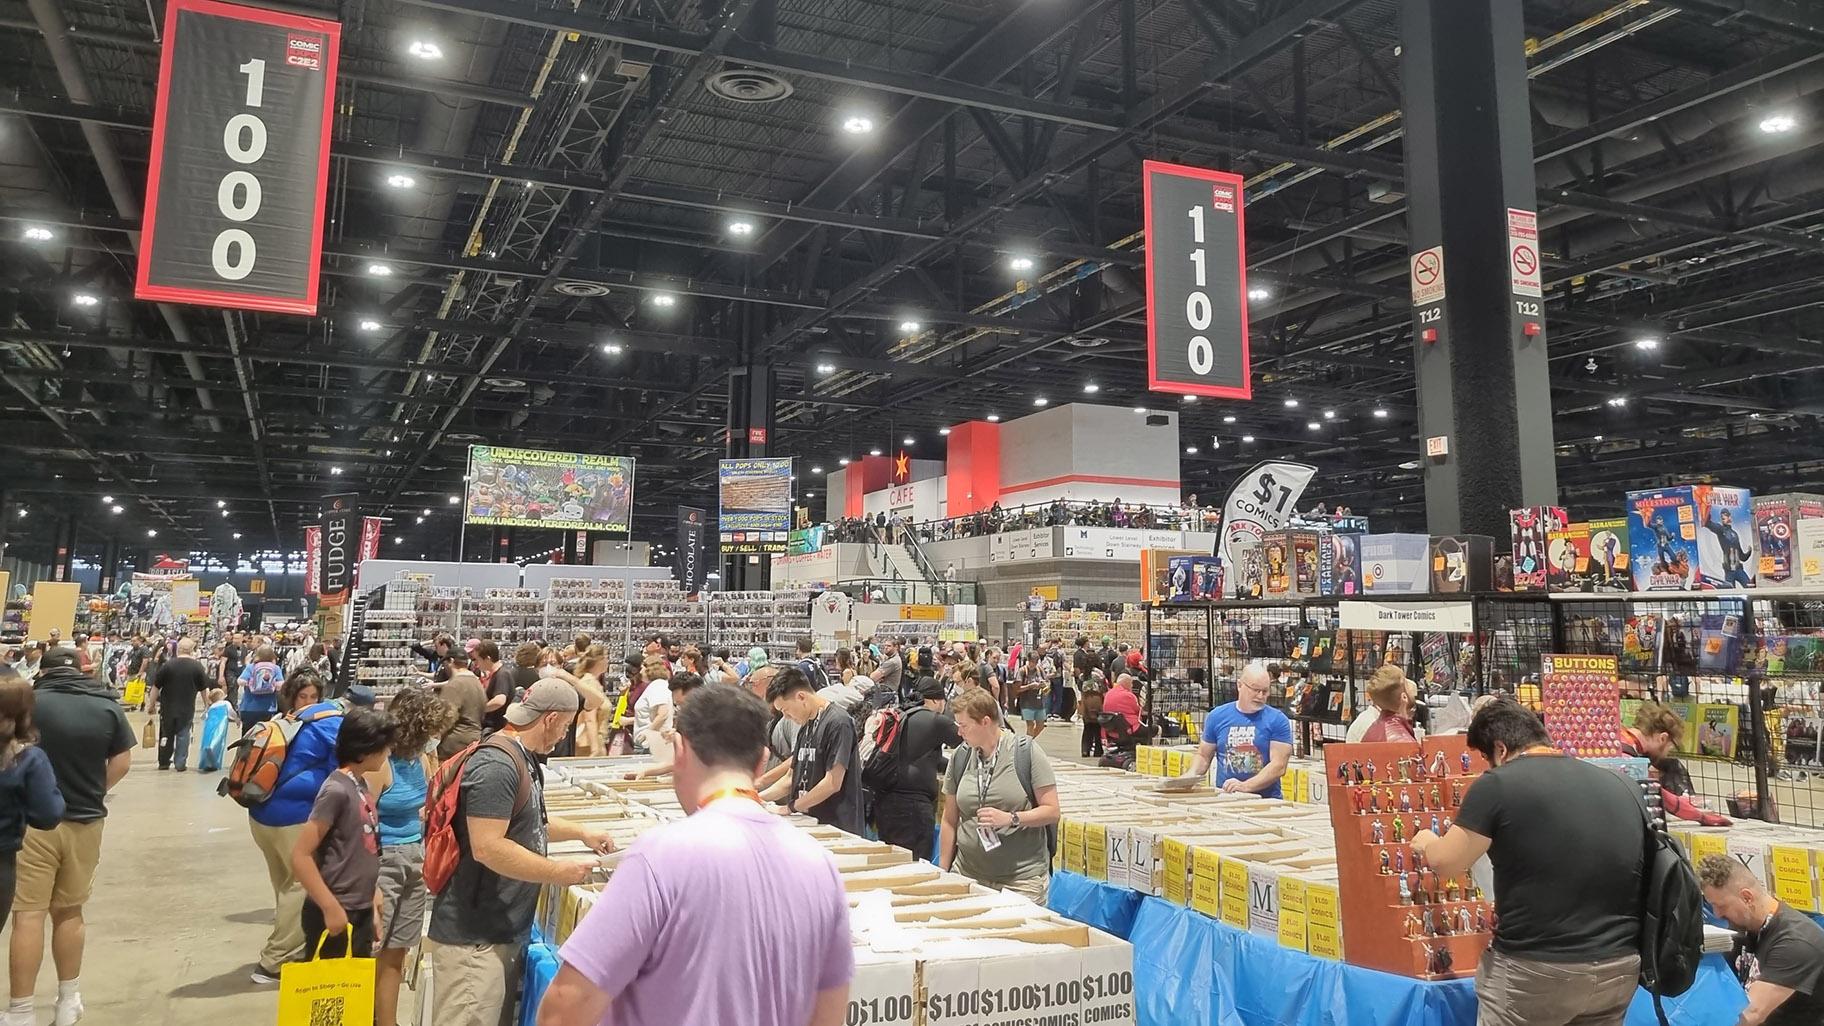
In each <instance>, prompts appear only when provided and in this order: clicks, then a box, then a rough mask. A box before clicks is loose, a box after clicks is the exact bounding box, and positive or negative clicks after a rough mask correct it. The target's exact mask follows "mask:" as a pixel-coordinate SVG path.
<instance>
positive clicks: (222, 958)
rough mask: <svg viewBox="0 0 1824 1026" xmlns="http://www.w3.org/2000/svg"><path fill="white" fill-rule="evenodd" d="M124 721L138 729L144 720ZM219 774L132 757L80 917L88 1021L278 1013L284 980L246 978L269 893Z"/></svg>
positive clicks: (175, 1023)
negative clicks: (220, 790) (219, 786)
mask: <svg viewBox="0 0 1824 1026" xmlns="http://www.w3.org/2000/svg"><path fill="white" fill-rule="evenodd" d="M127 718H128V720H129V721H131V723H132V724H133V730H134V733H135V734H137V733H138V732H139V730H140V728H141V726H142V725H143V724H144V722H145V717H144V716H143V715H141V714H139V713H134V712H129V713H128V714H127ZM196 733H197V731H192V734H193V736H194V734H196ZM191 762H192V763H194V762H195V756H194V753H193V754H192V757H191ZM220 779H221V778H220V776H219V774H199V773H197V772H196V771H195V770H194V769H192V770H191V771H190V772H188V773H176V772H170V771H167V772H164V773H160V772H158V760H157V757H156V754H155V753H154V751H153V750H152V749H149V748H141V749H136V750H135V752H134V755H133V769H132V771H131V772H129V773H128V774H127V777H126V779H125V780H123V781H121V783H120V786H119V787H118V788H116V789H115V791H114V793H113V795H112V796H111V797H110V799H109V801H108V825H107V828H106V832H105V834H104V839H103V842H102V850H101V866H100V868H99V869H98V870H97V872H96V874H95V893H94V897H93V898H91V899H90V901H89V904H88V905H87V907H86V909H85V912H84V918H85V920H86V921H87V926H88V944H87V950H86V952H85V955H84V959H83V971H82V996H83V1003H84V1005H85V1006H86V1008H87V1013H86V1014H85V1016H84V1017H83V1023H84V1024H85V1026H124V1024H128V1023H131V1024H133V1026H179V1024H184V1026H191V1024H194V1023H199V1022H206V1021H216V1022H237V1023H248V1024H252V1026H264V1024H266V1023H270V1022H273V1021H274V1019H275V1018H276V1017H277V1015H278V987H277V985H269V986H265V987H261V986H258V985H256V984H254V983H253V982H252V981H251V980H249V979H248V975H249V974H250V973H251V972H252V971H253V967H254V962H255V960H256V958H257V957H258V954H259V950H260V945H261V944H262V943H263V942H264V941H265V938H266V932H267V929H268V928H269V926H270V924H271V922H272V890H271V886H270V885H269V884H268V883H267V880H266V869H265V864H264V863H263V862H262V861H261V859H260V855H259V852H258V851H257V850H256V849H255V848H254V846H253V838H252V836H251V835H250V834H249V833H248V829H247V813H246V811H245V810H244V809H242V808H241V807H240V806H238V805H236V804H234V802H232V801H230V800H228V799H227V798H219V797H217V796H216V794H215V786H216V783H217V782H218V781H219V780H220ZM11 929H12V927H11V925H10V924H9V925H8V927H7V932H8V934H9V937H8V939H9V940H10V933H11ZM46 933H47V935H46V941H47V944H46V952H45V958H44V968H43V969H42V970H41V971H40V973H39V975H38V987H37V1003H38V1022H39V1023H48V1022H50V1021H51V1006H52V1003H53V1002H54V1001H55V1000H56V996H57V973H56V971H55V969H54V968H53V967H52V964H51V958H50V952H49V945H48V940H49V936H48V930H47V932H46Z"/></svg>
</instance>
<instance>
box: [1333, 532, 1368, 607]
mask: <svg viewBox="0 0 1824 1026" xmlns="http://www.w3.org/2000/svg"><path fill="white" fill-rule="evenodd" d="M1330 550H1331V551H1330V594H1332V595H1360V594H1361V593H1362V536H1361V535H1359V534H1344V533H1342V532H1340V531H1333V532H1331V534H1330Z"/></svg>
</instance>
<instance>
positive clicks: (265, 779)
mask: <svg viewBox="0 0 1824 1026" xmlns="http://www.w3.org/2000/svg"><path fill="white" fill-rule="evenodd" d="M340 715H342V710H341V709H339V708H336V707H334V706H330V707H328V708H324V709H318V710H317V711H316V712H314V713H311V715H310V718H309V719H304V720H300V719H294V718H293V717H291V716H274V717H273V718H272V719H270V720H266V721H264V722H261V723H256V724H254V725H253V726H252V727H251V728H249V729H248V731H247V733H245V734H243V735H242V736H241V738H240V740H238V741H236V742H234V743H233V744H231V745H229V746H228V751H229V753H230V759H229V762H228V772H227V774H226V775H225V776H223V777H222V782H221V783H220V784H218V785H216V789H215V793H216V794H225V795H227V796H228V797H230V798H232V799H234V800H235V802H236V803H237V804H239V805H240V806H241V807H242V808H247V809H251V808H254V807H256V806H259V805H264V804H266V801H267V800H268V799H270V798H271V797H272V796H273V794H274V792H276V791H278V789H279V784H280V783H281V782H283V780H284V773H285V756H286V755H287V754H289V753H290V751H291V742H292V740H293V739H295V738H296V737H297V736H298V731H300V730H302V729H304V725H305V724H306V723H315V722H316V721H317V720H322V719H328V718H329V717H331V716H340Z"/></svg>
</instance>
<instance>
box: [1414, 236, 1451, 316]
mask: <svg viewBox="0 0 1824 1026" xmlns="http://www.w3.org/2000/svg"><path fill="white" fill-rule="evenodd" d="M1411 279H1412V281H1411V284H1412V305H1413V306H1430V305H1432V304H1433V303H1436V302H1439V301H1441V300H1442V299H1443V298H1444V247H1443V246H1433V247H1431V248H1430V249H1422V250H1420V251H1419V252H1417V253H1414V254H1413V255H1412V275H1411Z"/></svg>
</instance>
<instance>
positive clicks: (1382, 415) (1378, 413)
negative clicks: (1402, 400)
mask: <svg viewBox="0 0 1824 1026" xmlns="http://www.w3.org/2000/svg"><path fill="white" fill-rule="evenodd" d="M1374 415H1375V417H1377V418H1378V419H1380V420H1386V419H1387V411H1386V410H1385V409H1384V408H1382V407H1379V406H1376V407H1375V408H1374Z"/></svg>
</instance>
